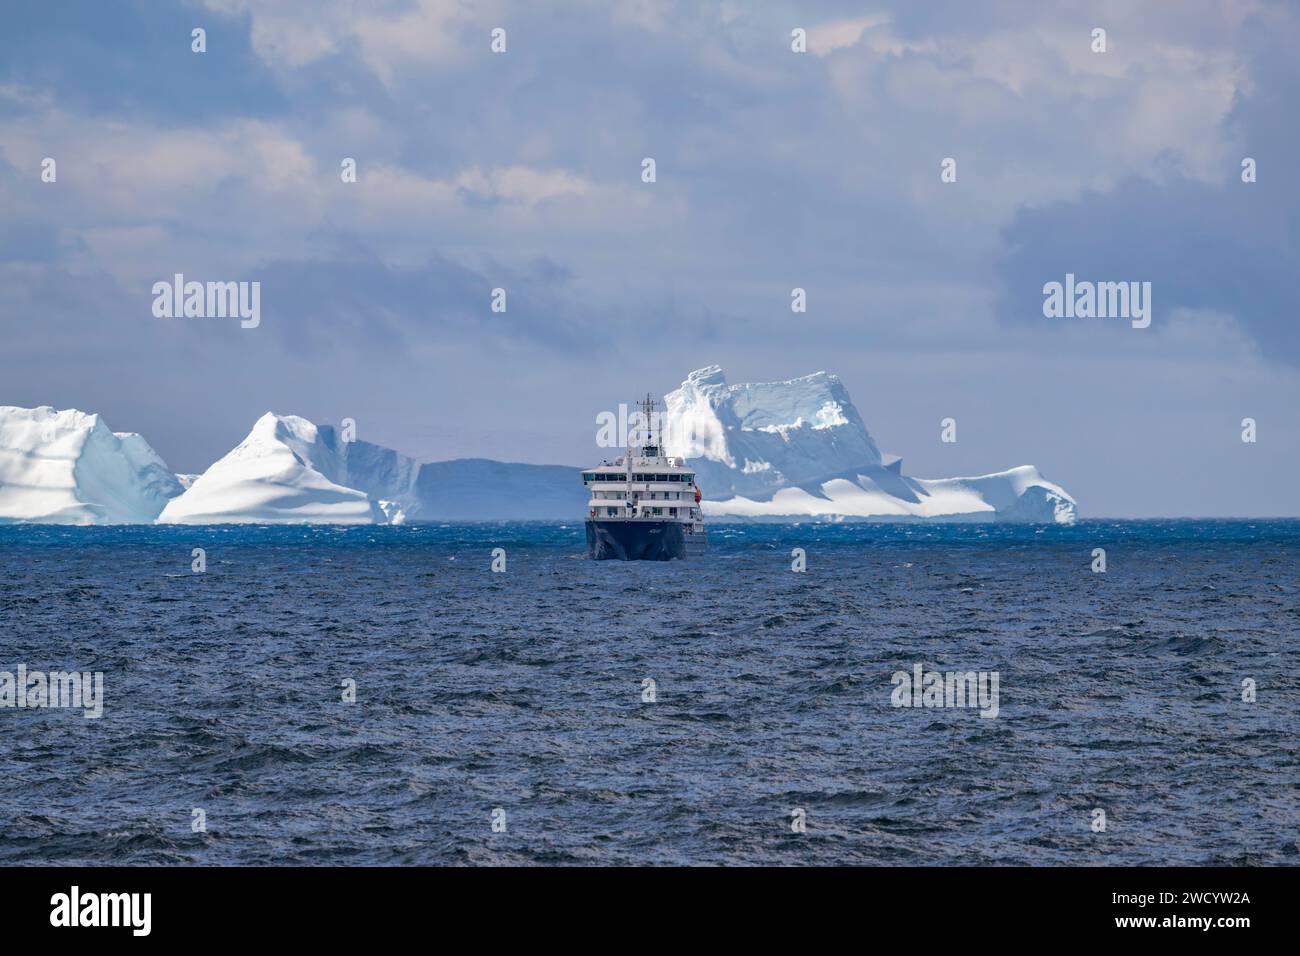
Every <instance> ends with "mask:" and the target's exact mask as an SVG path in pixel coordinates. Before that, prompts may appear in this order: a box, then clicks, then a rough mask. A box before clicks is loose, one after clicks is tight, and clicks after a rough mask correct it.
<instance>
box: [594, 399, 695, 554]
mask: <svg viewBox="0 0 1300 956" xmlns="http://www.w3.org/2000/svg"><path fill="white" fill-rule="evenodd" d="M637 405H638V407H639V408H640V409H641V410H642V416H643V421H644V423H645V439H644V442H643V443H642V444H641V446H640V447H639V448H637V447H629V448H628V450H627V452H626V453H625V454H623V455H621V456H620V457H618V458H615V459H614V460H613V461H607V462H602V463H601V464H599V465H597V466H596V467H595V468H591V469H588V470H587V471H584V472H583V473H582V480H583V483H584V484H585V485H586V486H587V489H588V490H589V491H590V493H591V498H590V500H589V501H588V503H587V553H588V555H589V556H590V557H592V558H595V559H597V560H603V559H621V560H624V561H643V560H650V561H667V560H670V559H672V558H686V557H690V556H693V555H698V554H703V553H704V552H705V551H706V550H708V540H709V539H708V533H707V532H706V531H705V529H704V517H703V515H702V513H701V511H700V498H701V493H700V489H699V486H698V485H696V483H695V473H694V472H693V471H692V470H691V469H690V468H689V467H687V464H686V459H685V458H670V457H668V456H666V455H664V454H663V449H662V448H661V447H660V445H659V443H658V441H657V440H656V439H655V435H654V421H655V401H654V399H653V398H651V397H650V396H649V395H647V396H646V398H645V401H643V402H638V403H637Z"/></svg>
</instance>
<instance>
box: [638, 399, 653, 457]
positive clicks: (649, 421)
mask: <svg viewBox="0 0 1300 956" xmlns="http://www.w3.org/2000/svg"><path fill="white" fill-rule="evenodd" d="M636 404H637V407H638V408H640V409H641V416H642V418H643V419H644V420H645V434H646V440H645V444H644V445H642V446H641V454H643V455H644V456H645V457H647V458H658V457H659V446H658V445H656V444H655V433H654V414H655V400H654V399H653V398H652V397H651V395H650V393H649V392H646V393H645V401H644V402H637V403H636Z"/></svg>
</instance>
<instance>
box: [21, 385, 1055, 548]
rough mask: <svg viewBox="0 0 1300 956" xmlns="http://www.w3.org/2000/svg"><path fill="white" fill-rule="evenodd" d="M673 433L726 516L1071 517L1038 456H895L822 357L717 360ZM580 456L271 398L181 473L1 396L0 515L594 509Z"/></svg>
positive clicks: (340, 517)
mask: <svg viewBox="0 0 1300 956" xmlns="http://www.w3.org/2000/svg"><path fill="white" fill-rule="evenodd" d="M665 405H666V408H667V411H666V412H665V416H664V420H663V422H662V443H663V445H664V448H665V451H666V453H667V454H669V455H672V456H673V457H680V458H685V459H688V460H689V462H690V464H691V467H692V468H694V469H695V472H696V475H697V481H698V484H699V485H700V487H701V488H702V489H703V491H704V500H703V502H702V504H701V507H702V508H703V510H704V513H705V515H707V516H709V517H710V518H714V519H719V518H721V519H734V520H742V521H785V522H788V521H804V520H817V521H909V520H938V521H1028V522H1051V523H1066V524H1068V523H1072V522H1073V521H1074V520H1075V518H1076V503H1075V501H1074V499H1073V498H1071V497H1070V495H1069V494H1067V493H1066V491H1065V490H1064V489H1063V488H1061V487H1060V486H1059V485H1055V484H1053V483H1052V482H1050V481H1048V480H1047V479H1046V478H1044V477H1043V476H1042V474H1040V473H1039V471H1038V470H1037V469H1036V468H1034V467H1033V466H1031V465H1022V466H1020V467H1018V468H1012V469H1010V470H1008V471H1001V472H996V473H994V474H988V475H980V476H976V477H969V478H937V479H927V478H914V477H911V476H908V475H905V474H903V471H902V462H901V460H899V459H897V458H894V457H893V456H887V455H882V454H881V452H880V449H879V448H878V447H877V445H876V442H875V440H874V439H873V438H872V437H871V433H870V432H869V431H868V430H867V426H866V424H865V423H864V421H863V419H862V416H861V415H860V414H859V412H858V410H857V408H856V407H855V406H854V404H853V401H852V399H850V397H849V393H848V390H847V389H846V388H845V387H844V385H843V383H841V382H840V380H839V379H838V378H836V376H834V375H829V374H827V373H825V372H817V373H815V374H813V375H805V376H803V377H802V378H795V379H790V380H788V381H784V382H762V383H756V384H743V385H730V384H728V383H727V380H726V377H725V375H724V374H723V371H722V369H721V368H720V367H719V366H716V365H711V366H708V367H707V368H702V369H699V370H698V371H695V372H691V373H690V375H688V376H687V377H686V380H685V381H684V382H682V384H681V387H680V388H678V389H676V390H675V391H673V392H671V393H669V394H668V395H667V396H666V397H665ZM587 500H588V493H587V489H586V488H584V487H583V484H582V480H581V470H580V469H579V468H576V467H568V466H562V465H533V464H518V463H507V462H499V461H490V460H488V459H481V458H475V459H458V460H455V461H440V462H430V463H425V464H421V463H420V462H418V461H416V460H415V459H413V458H410V457H407V456H406V455H403V454H401V453H400V452H397V451H394V450H392V449H390V448H385V447H383V446H380V445H375V444H371V443H369V442H364V441H353V440H348V441H345V440H344V439H343V437H342V435H341V434H340V433H339V431H338V430H337V429H335V428H334V427H333V426H330V425H316V424H313V423H312V422H310V421H308V420H307V419H305V418H299V417H297V416H295V415H277V414H274V413H272V412H268V413H267V414H265V415H263V416H262V417H261V418H260V419H258V420H257V422H256V424H254V425H253V428H252V431H250V432H249V433H248V436H247V437H246V438H245V439H244V440H243V441H242V442H240V444H239V445H238V447H236V448H235V449H234V450H232V451H231V452H230V453H229V454H227V455H226V456H225V457H223V458H222V459H220V460H219V461H217V462H216V463H215V464H213V465H212V466H211V467H210V468H208V469H207V471H205V472H203V474H201V475H174V474H172V473H171V472H170V471H169V470H168V468H167V466H166V464H165V463H164V462H163V461H162V459H161V458H159V457H158V455H157V454H156V453H155V452H154V451H153V449H152V448H150V447H149V445H148V443H147V442H146V441H145V440H144V439H143V438H142V437H141V436H139V435H136V434H129V433H115V432H113V431H110V430H109V428H108V427H107V426H106V425H105V424H104V423H103V422H102V421H101V420H100V419H99V417H98V416H97V415H88V414H86V413H84V412H79V411H76V410H69V411H62V412H56V411H54V409H52V408H48V407H42V408H35V409H24V408H11V407H0V522H15V521H25V522H44V523H74V524H108V523H140V524H149V523H152V522H154V521H157V522H158V523H160V524H401V523H403V522H406V521H449V520H450V521H497V520H560V521H575V520H580V519H581V518H582V516H583V515H584V514H585V510H586V506H587Z"/></svg>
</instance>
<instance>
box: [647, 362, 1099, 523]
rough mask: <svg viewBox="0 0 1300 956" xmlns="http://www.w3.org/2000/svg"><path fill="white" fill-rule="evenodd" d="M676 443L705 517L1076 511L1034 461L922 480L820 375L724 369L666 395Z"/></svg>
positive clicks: (1062, 517)
mask: <svg viewBox="0 0 1300 956" xmlns="http://www.w3.org/2000/svg"><path fill="white" fill-rule="evenodd" d="M665 406H666V409H667V411H666V413H665V420H664V423H663V433H664V447H665V450H666V452H667V453H668V454H670V455H674V456H681V457H685V458H687V459H689V460H690V463H691V466H692V467H693V468H694V469H695V472H696V475H697V480H698V482H699V484H700V486H701V488H702V489H703V491H704V494H705V500H704V502H703V504H702V507H703V509H704V513H705V514H706V515H710V516H713V517H733V518H745V519H751V520H765V519H766V520H790V519H802V518H813V519H818V520H844V519H849V520H854V519H856V520H863V519H866V520H886V521H889V520H892V521H897V520H907V519H914V518H928V519H936V518H937V519H941V520H948V521H953V520H984V521H989V520H1002V521H1007V520H1011V521H1036V522H1055V523H1063V524H1068V523H1071V522H1073V521H1074V520H1075V517H1076V505H1075V501H1074V499H1073V498H1071V497H1070V496H1069V495H1068V494H1067V493H1066V492H1065V490H1064V489H1062V488H1061V487H1060V486H1058V485H1055V484H1052V483H1051V482H1049V481H1047V480H1046V479H1045V478H1043V476H1042V475H1040V474H1039V472H1038V470H1037V469H1036V468H1034V467H1033V466H1030V465H1022V466H1021V467H1019V468H1012V469H1011V470H1009V471H1002V472H997V473H996V474H990V475H981V476H979V477H974V478H941V479H924V478H911V477H908V476H906V475H904V474H902V469H901V462H899V461H897V460H894V461H891V462H889V463H885V461H884V460H883V458H882V456H881V454H880V451H879V449H878V448H877V447H876V443H875V441H873V440H872V438H871V435H870V433H869V432H868V431H867V427H866V425H865V424H864V423H863V421H862V416H861V415H859V414H858V410H857V409H856V408H855V407H854V405H853V402H852V401H851V400H850V399H849V394H848V391H847V390H846V389H845V388H844V386H843V384H841V382H840V381H839V379H838V378H836V377H835V376H834V375H828V374H826V373H825V372H817V373H815V374H813V375H806V376H804V377H803V378H796V379H791V380H789V381H785V382H764V383H760V384H747V385H728V384H727V381H726V378H725V376H724V375H723V372H722V369H721V368H719V367H718V366H716V365H711V366H709V367H707V368H702V369H699V370H698V371H695V372H692V373H691V374H690V375H688V376H687V378H686V381H684V382H683V383H682V385H681V387H680V388H678V389H677V390H676V391H673V392H670V393H669V394H668V395H667V396H666V397H665Z"/></svg>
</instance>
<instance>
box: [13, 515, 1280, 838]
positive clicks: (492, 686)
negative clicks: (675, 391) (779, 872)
mask: <svg viewBox="0 0 1300 956" xmlns="http://www.w3.org/2000/svg"><path fill="white" fill-rule="evenodd" d="M711 534H712V540H713V545H714V551H713V553H712V554H711V555H710V556H709V557H707V558H705V559H702V560H698V561H693V562H672V563H668V564H658V563H654V564H651V563H637V564H622V563H613V562H590V561H587V560H585V558H584V548H583V540H582V528H581V526H580V525H573V526H570V527H565V528H560V527H544V526H536V525H506V526H498V525H490V526H453V527H436V526H412V527H399V528H363V529H349V530H344V529H333V528H292V529H285V528H280V529H256V528H253V529H233V528H203V529H186V528H134V529H107V528H106V529H54V528H25V529H24V528H13V527H10V528H0V627H2V628H3V632H2V633H3V640H2V643H0V647H2V648H3V651H2V657H0V670H8V671H15V670H16V668H17V666H18V665H19V664H20V663H21V664H26V665H27V667H28V668H29V669H33V670H37V669H39V670H71V669H78V670H88V671H94V670H98V671H103V672H104V675H105V698H106V703H105V710H104V716H103V717H102V718H101V719H99V720H87V719H85V718H83V717H82V715H81V712H80V711H69V710H30V709H24V710H17V709H0V862H2V863H18V862H53V863H168V862H174V863H222V864H235V863H241V864H258V863H289V862H292V863H319V864H353V863H371V864H376V863H377V864H397V863H561V864H562V863H588V862H596V863H627V864H632V863H655V864H669V863H673V864H677V863H776V864H804V863H884V864H988V863H1032V864H1047V863H1085V864H1101V863H1116V864H1121V863H1127V864H1134V863H1136V864H1164V863H1168V864H1175V863H1191V864H1199V863H1243V864H1268V863H1282V864H1294V863H1297V862H1300V848H1298V846H1297V842H1296V841H1297V839H1298V838H1300V804H1298V798H1300V784H1298V781H1300V773H1298V771H1300V761H1298V760H1297V730H1298V729H1300V718H1298V717H1297V707H1298V706H1300V669H1298V666H1300V656H1298V655H1297V651H1300V637H1298V634H1300V522H1296V521H1277V522H1266V521H1256V522H1124V523H1106V522H1085V523H1082V524H1080V525H1078V526H1076V527H1074V528H1045V529H1039V528H1025V527H1010V526H1006V527H998V526H973V525H956V526H948V527H943V526H934V527H919V526H918V527H908V526H855V527H847V526H840V527H830V526H804V527H770V526H768V527H764V526H757V527H755V526H748V527H735V528H721V527H714V528H713V529H712V530H711ZM194 547H202V548H205V549H206V551H207V561H208V569H207V571H206V573H203V574H195V573H192V572H191V570H190V564H191V548H194ZM494 547H503V548H505V549H506V555H507V558H506V560H507V569H506V572H505V573H503V574H498V573H493V572H492V571H491V570H490V564H491V551H492V549H493V548H494ZM794 547H803V548H805V549H806V550H807V555H808V557H807V561H808V569H807V572H806V573H803V574H797V573H793V572H792V571H791V570H790V565H791V557H790V552H791V549H792V548H794ZM1094 547H1104V548H1105V549H1106V551H1107V563H1108V570H1107V572H1106V573H1105V574H1095V573H1093V572H1092V571H1091V569H1090V564H1091V562H1092V555H1091V551H1092V549H1093V548H1094ZM918 662H923V663H924V664H925V665H926V666H927V668H930V667H934V668H939V669H941V670H963V671H964V670H996V671H997V672H998V673H999V676H1000V686H999V696H1000V713H999V715H998V717H996V718H995V719H983V718H981V717H980V716H979V714H978V712H977V711H974V710H955V709H953V710H949V709H911V708H895V707H893V706H891V691H892V690H893V685H892V684H891V680H890V678H891V675H892V674H893V673H894V672H895V671H898V670H910V669H911V668H912V667H913V665H914V664H916V663H918ZM645 678H652V679H653V680H654V681H655V682H656V691H657V700H656V701H655V702H654V703H643V701H642V688H643V685H642V681H643V680H644V679H645ZM1245 678H1251V679H1253V680H1255V681H1256V682H1257V685H1258V700H1257V701H1256V702H1255V703H1253V704H1251V703H1245V702H1243V701H1242V699H1241V696H1242V690H1241V682H1242V680H1243V679H1245ZM345 679H352V680H355V681H356V684H357V702H356V703H355V704H346V703H344V702H343V701H342V700H341V694H342V689H341V683H342V682H343V681H344V680H345ZM796 807H799V808H802V809H804V810H805V811H806V820H807V832H806V833H803V834H797V833H794V832H792V830H791V825H790V824H791V820H792V817H791V811H792V810H793V809H794V808H796ZM1097 807H1100V808H1103V809H1104V810H1105V812H1106V815H1107V821H1106V822H1107V829H1106V832H1104V833H1094V832H1093V830H1092V826H1091V825H1092V821H1093V815H1092V811H1093V809H1094V808H1097ZM194 808H202V809H203V810H204V812H205V813H206V823H207V830H206V832H200V833H195V832H192V829H191V821H192V811H193V810H194ZM495 808H501V809H503V810H504V811H505V822H506V832H504V833H493V832H492V829H491V814H492V811H493V810H494V809H495Z"/></svg>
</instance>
